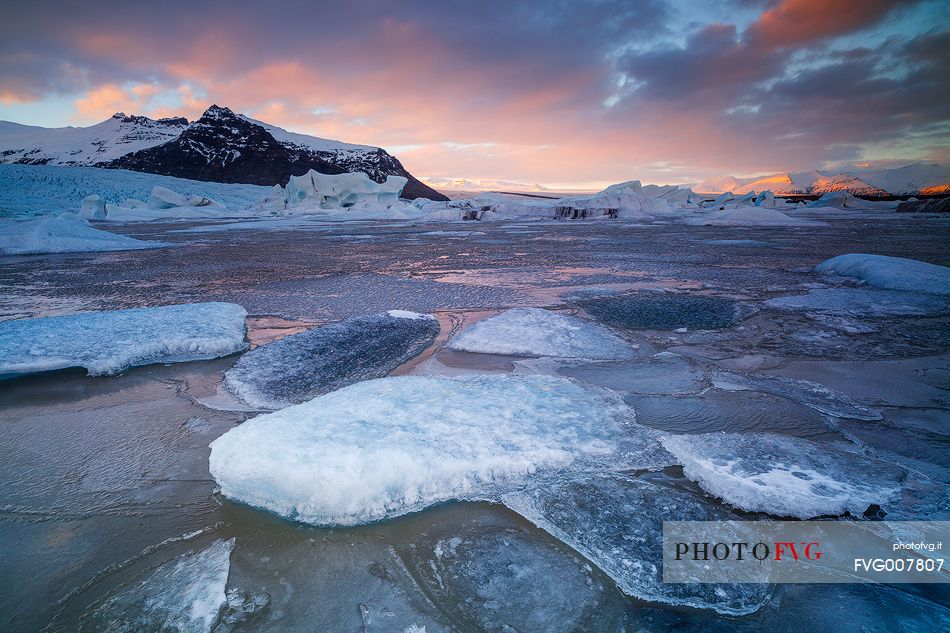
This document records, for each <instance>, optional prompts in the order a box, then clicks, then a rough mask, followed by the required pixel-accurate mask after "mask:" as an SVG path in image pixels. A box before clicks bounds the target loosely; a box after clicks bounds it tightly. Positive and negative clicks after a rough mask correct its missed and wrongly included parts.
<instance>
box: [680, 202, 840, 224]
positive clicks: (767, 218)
mask: <svg viewBox="0 0 950 633" xmlns="http://www.w3.org/2000/svg"><path fill="white" fill-rule="evenodd" d="M687 224H696V225H699V226H766V227H767V226H827V224H825V223H824V222H819V221H817V220H807V219H805V218H797V217H796V218H793V217H791V216H788V215H785V214H784V213H781V212H780V211H776V210H775V209H766V208H763V207H751V206H750V207H738V208H735V209H724V210H720V211H713V212H711V213H705V214H702V215H697V216H695V217H693V218H691V219H689V220H687Z"/></svg>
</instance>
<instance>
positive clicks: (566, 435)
mask: <svg viewBox="0 0 950 633" xmlns="http://www.w3.org/2000/svg"><path fill="white" fill-rule="evenodd" d="M655 437H656V432H654V431H649V430H647V429H644V428H643V427H640V426H639V425H637V424H636V423H635V422H633V411H632V410H631V409H629V408H628V407H627V406H626V405H624V404H623V401H622V400H620V398H619V397H617V396H615V395H613V394H610V393H609V392H606V391H603V390H593V389H585V388H583V387H581V386H578V385H576V384H574V383H572V382H570V381H568V380H566V379H563V378H554V377H549V376H530V377H522V376H511V375H469V376H463V377H459V378H436V377H423V376H401V377H396V378H382V379H379V380H371V381H365V382H360V383H357V384H355V385H351V386H349V387H344V388H343V389H340V390H338V391H334V392H331V393H329V394H326V395H323V396H320V397H318V398H316V399H314V400H311V401H310V402H307V403H304V404H300V405H296V406H292V407H288V408H286V409H282V410H280V411H277V412H275V413H270V414H266V415H261V416H258V417H256V418H254V419H252V420H250V421H248V422H245V423H244V424H242V425H240V426H239V427H236V428H234V429H232V430H231V431H228V432H227V433H225V434H224V435H222V436H221V437H220V438H218V439H217V440H215V441H214V442H212V444H211V457H210V470H211V474H212V475H213V476H214V478H215V479H216V480H217V481H218V483H219V484H220V486H221V490H222V492H223V493H224V494H225V495H226V496H228V497H230V498H232V499H235V500H237V501H242V502H244V503H247V504H250V505H254V506H258V507H261V508H265V509H268V510H271V511H273V512H276V513H277V514H280V515H282V516H286V517H290V518H293V519H297V520H299V521H303V522H306V523H313V524H318V525H353V524H359V523H365V522H370V521H374V520H379V519H384V518H389V517H395V516H399V515H402V514H406V513H409V512H414V511H418V510H422V509H424V508H426V507H428V506H431V505H433V504H437V503H440V502H443V501H448V500H456V499H482V500H487V499H493V498H496V497H497V495H498V494H499V492H500V491H503V490H505V489H506V488H509V487H510V486H512V485H517V484H519V483H521V482H523V481H524V479H525V478H526V477H528V476H531V475H534V474H535V473H538V472H549V471H559V470H564V469H568V468H582V467H586V468H589V467H594V465H597V464H600V467H603V468H607V467H610V468H620V467H624V466H626V467H634V465H636V466H637V467H652V466H655V465H657V464H664V463H666V462H668V460H669V456H668V455H666V454H665V452H664V451H662V450H658V448H657V445H656V442H655Z"/></svg>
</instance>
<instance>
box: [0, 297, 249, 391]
mask: <svg viewBox="0 0 950 633" xmlns="http://www.w3.org/2000/svg"><path fill="white" fill-rule="evenodd" d="M246 316H247V312H246V311H245V310H244V308H242V307H241V306H239V305H236V304H233V303H186V304H181V305H170V306H161V307H155V308H131V309H128V310H109V311H104V312H89V313H84V314H72V315H68V316H53V317H41V318H36V319H21V320H15V321H2V322H0V378H9V377H12V376H18V375H22V374H30V373H36V372H43V371H53V370H56V369H66V368H70V367H82V368H85V369H86V370H87V371H88V372H89V375H90V376H103V375H109V374H117V373H119V372H121V371H123V370H125V369H128V368H129V367H134V366H138V365H148V364H151V363H172V362H183V361H191V360H206V359H210V358H218V357H220V356H227V355H228V354H233V353H235V352H239V351H242V350H244V349H246V348H247V343H246V342H245V340H244V339H245V333H246V327H245V323H244V319H245V317H246Z"/></svg>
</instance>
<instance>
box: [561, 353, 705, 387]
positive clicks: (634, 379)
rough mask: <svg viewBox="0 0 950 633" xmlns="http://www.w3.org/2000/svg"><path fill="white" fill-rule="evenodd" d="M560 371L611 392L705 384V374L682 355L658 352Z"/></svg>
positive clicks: (702, 385) (700, 385) (701, 385)
mask: <svg viewBox="0 0 950 633" xmlns="http://www.w3.org/2000/svg"><path fill="white" fill-rule="evenodd" d="M561 373H562V374H564V375H566V376H570V377H572V378H577V379H578V380H583V381H584V382H588V383H591V384H595V385H599V386H601V387H607V388H608V389H613V390H614V391H621V392H627V393H642V394H674V393H693V392H696V391H699V390H700V389H702V388H703V387H705V386H707V384H708V383H707V382H706V379H705V374H704V373H703V371H702V370H701V369H698V368H697V367H695V366H693V364H692V363H690V362H689V361H687V360H686V359H685V358H683V357H682V356H678V355H676V354H671V353H670V352H660V353H659V354H655V355H654V356H651V357H649V358H644V359H642V360H636V361H633V362H630V363H624V364H622V365H617V364H611V365H580V366H575V367H566V368H564V369H562V370H561Z"/></svg>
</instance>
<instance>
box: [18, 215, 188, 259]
mask: <svg viewBox="0 0 950 633" xmlns="http://www.w3.org/2000/svg"><path fill="white" fill-rule="evenodd" d="M164 246H169V244H166V243H165V242H153V241H146V240H137V239H135V238H132V237H129V236H127V235H118V234H116V233H110V232H109V231H102V230H99V229H97V228H94V227H92V226H90V225H89V223H88V222H86V220H84V219H83V218H81V217H79V216H78V215H76V214H75V213H61V214H59V215H51V216H45V217H39V218H35V219H30V220H22V219H21V220H4V221H0V255H34V254H47V253H88V252H104V251H130V250H137V249H143V248H162V247H164Z"/></svg>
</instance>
